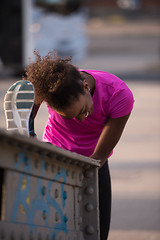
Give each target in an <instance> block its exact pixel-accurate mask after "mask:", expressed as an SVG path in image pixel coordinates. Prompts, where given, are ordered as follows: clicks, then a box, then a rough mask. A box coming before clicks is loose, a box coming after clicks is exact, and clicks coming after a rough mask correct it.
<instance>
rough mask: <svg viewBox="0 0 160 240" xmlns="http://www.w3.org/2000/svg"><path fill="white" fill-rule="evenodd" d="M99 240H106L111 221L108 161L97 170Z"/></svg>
mask: <svg viewBox="0 0 160 240" xmlns="http://www.w3.org/2000/svg"><path fill="white" fill-rule="evenodd" d="M98 175H99V210H100V240H106V239H107V237H108V233H109V228H110V220H111V179H110V172H109V166H108V160H107V161H106V163H105V164H104V165H103V167H101V168H100V169H99V174H98Z"/></svg>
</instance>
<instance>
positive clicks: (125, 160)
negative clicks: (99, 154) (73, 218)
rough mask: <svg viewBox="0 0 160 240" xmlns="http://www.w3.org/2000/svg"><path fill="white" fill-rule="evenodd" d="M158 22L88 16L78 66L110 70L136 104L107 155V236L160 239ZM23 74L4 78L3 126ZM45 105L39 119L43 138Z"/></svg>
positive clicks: (1, 89) (126, 239)
mask: <svg viewBox="0 0 160 240" xmlns="http://www.w3.org/2000/svg"><path fill="white" fill-rule="evenodd" d="M120 29H121V31H120ZM158 29H160V23H159V22H158V21H155V20H154V19H152V20H150V19H148V20H145V21H140V22H135V23H134V22H131V23H128V22H126V21H125V20H124V22H123V23H122V24H121V25H117V24H115V23H114V22H110V21H109V20H108V21H105V22H104V21H102V20H98V19H94V20H92V21H90V22H89V25H88V33H89V37H90V46H89V53H88V56H87V58H86V59H85V60H83V61H82V62H80V63H78V66H79V67H80V68H84V69H85V68H90V69H97V70H104V71H108V72H112V73H114V74H116V75H117V76H119V77H121V78H123V80H124V81H125V82H126V83H127V85H128V86H129V87H130V89H131V90H132V92H133V94H134V98H135V105H134V110H133V112H132V114H131V116H130V119H129V121H128V123H127V126H126V128H125V131H124V133H123V136H122V138H121V140H120V142H119V143H118V145H117V147H116V148H115V150H114V154H113V156H112V157H111V158H110V159H109V165H110V170H111V179H112V197H113V204H112V221H111V231H110V235H109V240H159V239H160V56H159V48H160V40H159V39H160V31H159V30H158ZM17 80H20V77H18V78H15V77H13V76H11V77H9V76H8V77H2V78H1V79H0V122H1V123H0V126H1V128H5V116H4V111H3V98H4V95H5V91H6V90H7V89H8V87H9V86H10V85H11V84H12V83H13V82H14V81H17ZM46 121H47V108H46V106H45V104H43V105H42V106H41V108H40V110H39V113H38V115H37V118H36V121H35V126H36V127H35V129H36V133H37V136H38V139H40V140H41V137H42V134H43V129H44V126H45V122H46Z"/></svg>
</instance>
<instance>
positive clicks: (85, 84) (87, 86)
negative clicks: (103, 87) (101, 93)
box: [82, 79, 89, 90]
mask: <svg viewBox="0 0 160 240" xmlns="http://www.w3.org/2000/svg"><path fill="white" fill-rule="evenodd" d="M82 84H83V89H84V90H88V89H89V85H88V82H87V81H86V79H84V80H83V82H82Z"/></svg>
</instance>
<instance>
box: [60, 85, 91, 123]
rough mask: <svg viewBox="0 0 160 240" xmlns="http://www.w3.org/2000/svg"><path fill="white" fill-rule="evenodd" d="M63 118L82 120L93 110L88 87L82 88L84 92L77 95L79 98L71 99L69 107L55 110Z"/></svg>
mask: <svg viewBox="0 0 160 240" xmlns="http://www.w3.org/2000/svg"><path fill="white" fill-rule="evenodd" d="M56 112H57V113H59V114H60V115H61V116H62V117H64V118H68V119H71V118H77V119H78V120H79V121H83V120H84V119H85V118H86V117H88V116H89V115H90V114H91V113H92V112H93V100H92V96H91V94H90V91H89V90H88V89H85V90H84V94H80V95H79V99H78V100H75V101H73V103H72V104H71V106H70V107H68V108H66V109H65V110H64V111H63V112H61V111H56Z"/></svg>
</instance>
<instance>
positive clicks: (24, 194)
mask: <svg viewBox="0 0 160 240" xmlns="http://www.w3.org/2000/svg"><path fill="white" fill-rule="evenodd" d="M21 164H23V166H24V169H23V171H24V172H25V173H30V174H32V166H31V163H30V160H29V158H28V156H27V155H26V154H24V153H20V154H19V160H18V161H17V163H16V164H15V169H16V170H21V169H20V167H21ZM44 176H45V160H44V157H43V156H42V158H41V178H38V177H34V179H36V183H37V186H36V187H35V186H34V189H36V192H35V197H34V199H33V200H32V201H31V197H30V195H31V196H33V192H32V193H31V184H33V182H32V181H31V180H32V177H31V176H30V175H26V174H24V173H20V174H19V182H18V187H17V191H16V198H15V202H14V204H13V209H12V214H11V221H12V222H14V223H18V222H19V221H18V219H17V216H18V214H19V212H20V211H21V209H20V206H21V207H23V211H24V212H23V214H25V216H26V222H25V224H28V225H30V233H31V234H32V233H33V232H35V230H36V228H37V227H38V226H37V225H41V224H42V225H43V226H45V227H47V228H48V229H49V230H50V237H52V239H55V237H56V236H57V234H58V233H59V232H61V231H63V232H64V233H65V234H67V233H68V229H67V225H66V223H67V221H68V218H67V217H66V216H65V215H64V213H63V210H64V208H65V201H66V199H67V194H66V192H65V191H64V184H65V183H66V170H65V169H64V168H61V171H60V172H58V173H57V175H56V176H55V178H54V179H53V180H50V181H47V180H43V178H44ZM59 179H61V181H62V183H61V184H60V186H61V201H62V205H59V203H58V202H57V201H56V200H55V199H54V198H53V197H52V196H51V194H50V192H51V188H52V187H53V184H55V183H56V181H59ZM24 180H25V185H24ZM23 185H24V186H23ZM28 198H29V200H30V201H29V202H27V199H28ZM51 208H54V209H55V210H56V212H57V213H58V214H59V216H60V222H57V223H55V224H53V225H51V223H50V224H49V222H48V220H49V216H50V209H51ZM39 213H40V214H41V216H42V218H41V220H40V221H39V219H38V218H37V216H39ZM37 214H38V215H37ZM37 219H38V221H39V223H38V224H37V225H36V224H35V220H36V221H37ZM19 223H20V222H19ZM50 225H51V226H50Z"/></svg>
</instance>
